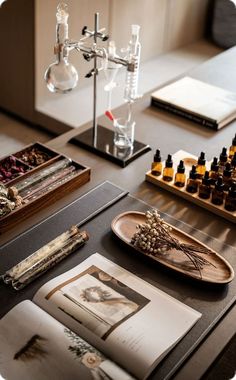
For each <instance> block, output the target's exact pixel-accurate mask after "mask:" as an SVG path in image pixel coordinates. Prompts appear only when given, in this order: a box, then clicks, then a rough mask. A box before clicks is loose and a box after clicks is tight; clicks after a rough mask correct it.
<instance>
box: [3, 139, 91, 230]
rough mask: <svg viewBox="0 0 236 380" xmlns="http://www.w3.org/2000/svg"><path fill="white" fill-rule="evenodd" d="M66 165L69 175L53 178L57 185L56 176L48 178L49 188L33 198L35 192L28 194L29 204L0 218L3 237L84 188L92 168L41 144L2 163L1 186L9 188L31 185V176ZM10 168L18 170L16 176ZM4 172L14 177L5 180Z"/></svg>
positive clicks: (19, 152)
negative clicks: (48, 207) (55, 166)
mask: <svg viewBox="0 0 236 380" xmlns="http://www.w3.org/2000/svg"><path fill="white" fill-rule="evenodd" d="M32 152H33V154H32ZM35 152H36V157H39V159H38V160H37V159H36V160H35ZM64 162H65V165H66V167H68V168H69V170H68V173H69V174H67V175H65V174H64V177H61V178H59V177H60V176H59V175H58V176H57V177H54V178H55V181H54V182H53V178H52V176H53V175H54V174H55V172H52V174H49V175H47V177H46V179H47V180H48V185H47V186H45V187H44V189H41V192H38V193H37V191H35V190H34V194H33V191H32V194H31V193H30V192H29V193H28V194H27V196H28V199H27V196H26V200H25V202H24V203H23V204H22V205H21V206H19V207H17V208H15V209H14V210H13V211H11V212H10V213H9V214H7V215H4V216H0V233H3V232H4V231H6V230H8V229H10V228H12V227H14V226H15V225H16V224H17V223H19V222H20V221H22V220H23V219H25V218H27V217H29V216H30V215H32V214H34V213H36V212H37V211H38V210H40V209H42V208H44V207H46V206H47V205H49V204H51V203H52V202H54V201H56V200H58V199H60V198H61V197H63V196H64V195H65V194H67V193H68V192H69V191H71V190H73V189H75V188H78V187H80V186H82V185H83V184H84V183H86V182H88V181H89V179H90V168H88V167H85V166H83V165H81V164H80V163H79V162H76V161H72V160H71V159H70V158H68V157H66V156H64V155H62V154H60V153H58V152H56V151H54V150H52V149H51V148H48V147H46V146H45V145H43V144H41V143H38V142H36V143H34V144H31V145H29V146H26V147H25V148H24V149H22V150H21V151H18V152H16V153H13V154H11V155H9V156H7V157H3V158H2V159H1V160H0V183H3V184H4V185H5V186H6V187H14V186H17V185H18V186H19V184H20V183H22V181H30V179H31V178H32V176H37V177H38V176H40V175H41V173H45V170H49V171H50V170H51V169H50V168H52V167H53V165H58V164H59V165H60V166H62V164H63V163H64ZM11 165H13V166H14V168H18V169H15V171H16V172H15V173H14V171H13V170H12V169H13V168H11ZM63 167H64V166H63ZM2 168H3V170H5V168H7V169H6V170H9V171H10V172H11V171H12V172H13V175H12V176H11V177H10V178H6V177H4V171H3V175H1V169H2ZM17 170H18V171H17ZM57 173H58V172H57ZM56 178H57V179H56ZM19 195H21V193H19ZM23 199H24V197H23Z"/></svg>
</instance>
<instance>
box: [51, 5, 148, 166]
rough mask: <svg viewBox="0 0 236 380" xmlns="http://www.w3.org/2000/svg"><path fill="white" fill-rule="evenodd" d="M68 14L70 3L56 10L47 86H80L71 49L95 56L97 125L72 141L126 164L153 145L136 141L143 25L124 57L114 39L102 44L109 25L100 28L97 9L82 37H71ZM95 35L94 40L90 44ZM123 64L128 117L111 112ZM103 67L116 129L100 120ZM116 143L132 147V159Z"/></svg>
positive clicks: (61, 89) (65, 90) (87, 56)
mask: <svg viewBox="0 0 236 380" xmlns="http://www.w3.org/2000/svg"><path fill="white" fill-rule="evenodd" d="M68 17H69V14H68V8H67V5H66V4H64V3H60V4H59V5H58V7H57V13H56V20H57V24H56V44H55V46H54V53H55V55H56V61H55V62H54V63H52V64H51V65H50V66H49V67H48V69H47V70H46V72H45V80H46V83H47V87H48V89H49V90H50V91H51V92H59V93H63V94H65V93H68V92H70V91H71V90H72V89H74V88H75V87H76V85H77V83H78V78H79V76H78V72H77V70H76V68H75V67H74V66H73V65H72V64H71V63H70V62H69V53H70V52H71V51H72V50H76V51H78V52H82V54H83V56H84V58H85V60H87V61H91V60H93V68H92V69H91V70H90V71H89V72H88V73H87V74H86V77H87V78H89V77H93V126H92V128H90V129H89V130H87V131H85V132H83V133H81V134H79V135H78V136H76V137H75V138H73V141H72V142H74V143H77V144H78V145H80V146H82V147H85V148H86V149H89V150H91V151H93V152H96V153H97V154H99V155H101V156H104V157H106V158H108V159H110V160H112V161H114V162H116V163H118V164H120V165H121V166H125V165H126V164H127V163H129V162H130V161H131V160H133V159H135V158H136V157H138V156H140V155H141V154H143V153H145V152H146V151H148V150H150V147H149V146H147V145H144V144H142V143H139V142H136V141H134V126H135V122H134V121H133V120H132V104H133V103H134V102H135V101H136V100H137V99H138V98H139V97H140V96H139V95H138V93H137V88H138V74H139V62H140V42H139V28H140V27H139V26H138V25H132V36H131V40H130V42H129V45H128V48H127V49H126V51H125V54H126V55H125V57H124V58H123V57H121V56H119V55H118V54H117V53H116V47H115V43H114V42H113V41H111V42H110V43H109V45H108V48H107V49H106V48H104V47H100V46H99V45H98V40H101V41H107V40H108V38H109V36H108V35H107V34H105V28H101V29H100V28H99V14H98V13H95V20H94V30H89V29H88V28H87V26H85V27H84V28H83V29H82V36H83V37H82V38H80V39H79V40H78V41H74V40H70V39H69V37H68ZM91 39H92V43H90V44H88V42H89V40H91ZM99 64H100V66H99ZM120 67H125V68H126V80H125V89H124V99H125V100H126V102H127V107H128V111H127V116H126V118H124V119H120V118H118V119H116V118H114V116H113V114H112V112H111V97H112V91H113V90H114V89H115V87H116V82H115V78H116V74H117V71H118V70H119V68H120ZM100 71H104V72H105V75H106V77H107V82H108V83H107V85H106V86H105V91H106V92H107V94H108V105H107V111H106V115H107V116H108V117H109V118H110V120H112V122H113V127H114V130H109V129H108V128H104V127H102V126H100V125H99V126H98V124H97V111H96V106H97V76H98V74H99V72H100ZM98 127H99V128H98ZM112 147H113V148H112ZM114 147H116V148H117V147H118V148H121V149H122V148H127V147H128V148H130V151H129V153H128V155H129V160H126V159H125V157H124V160H121V161H122V162H120V159H119V157H117V149H114ZM124 162H125V163H124Z"/></svg>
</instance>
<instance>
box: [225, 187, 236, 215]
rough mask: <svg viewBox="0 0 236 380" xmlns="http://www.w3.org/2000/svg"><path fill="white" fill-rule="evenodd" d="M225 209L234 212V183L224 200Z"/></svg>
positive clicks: (235, 195)
mask: <svg viewBox="0 0 236 380" xmlns="http://www.w3.org/2000/svg"><path fill="white" fill-rule="evenodd" d="M225 209H226V210H228V211H236V182H233V183H232V185H231V186H230V188H229V192H228V194H227V195H226V198H225Z"/></svg>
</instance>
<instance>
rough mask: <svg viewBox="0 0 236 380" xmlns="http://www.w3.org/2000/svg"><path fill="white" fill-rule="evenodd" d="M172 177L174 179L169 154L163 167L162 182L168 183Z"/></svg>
mask: <svg viewBox="0 0 236 380" xmlns="http://www.w3.org/2000/svg"><path fill="white" fill-rule="evenodd" d="M173 177H174V169H173V161H172V157H171V154H168V157H167V160H166V163H165V167H164V169H163V177H162V178H163V180H164V181H167V182H170V181H172V180H173Z"/></svg>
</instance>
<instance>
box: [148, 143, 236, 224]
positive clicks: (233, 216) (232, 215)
mask: <svg viewBox="0 0 236 380" xmlns="http://www.w3.org/2000/svg"><path fill="white" fill-rule="evenodd" d="M172 159H173V162H174V165H173V167H174V170H175V172H176V170H177V165H178V164H179V161H180V160H183V161H184V164H185V168H186V173H187V175H188V173H189V171H190V170H191V168H192V165H196V164H197V157H196V156H194V155H192V154H190V153H187V152H185V151H184V150H179V151H178V152H176V153H175V154H173V156H172ZM163 165H164V162H163ZM163 167H164V166H163ZM206 167H207V170H209V169H210V163H209V162H207V163H206ZM145 179H146V181H148V182H151V183H153V184H154V185H157V186H159V187H162V188H163V189H165V190H168V191H170V192H171V193H174V194H175V195H178V196H180V197H182V198H184V199H187V200H188V201H190V202H193V203H195V204H197V205H198V206H201V207H203V208H205V209H207V210H209V211H211V212H213V213H214V214H217V215H219V216H221V217H223V218H225V219H227V220H229V221H230V222H233V223H236V211H233V212H231V211H227V210H226V209H225V208H224V205H221V206H217V205H214V204H213V203H211V201H210V200H209V199H202V198H199V197H198V195H197V193H195V194H191V193H188V192H187V191H186V187H185V186H184V187H182V188H180V187H177V186H175V185H174V181H171V182H166V181H164V180H163V179H162V177H161V176H159V177H156V176H154V175H152V174H151V170H150V171H148V172H147V173H146V177H145Z"/></svg>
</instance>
